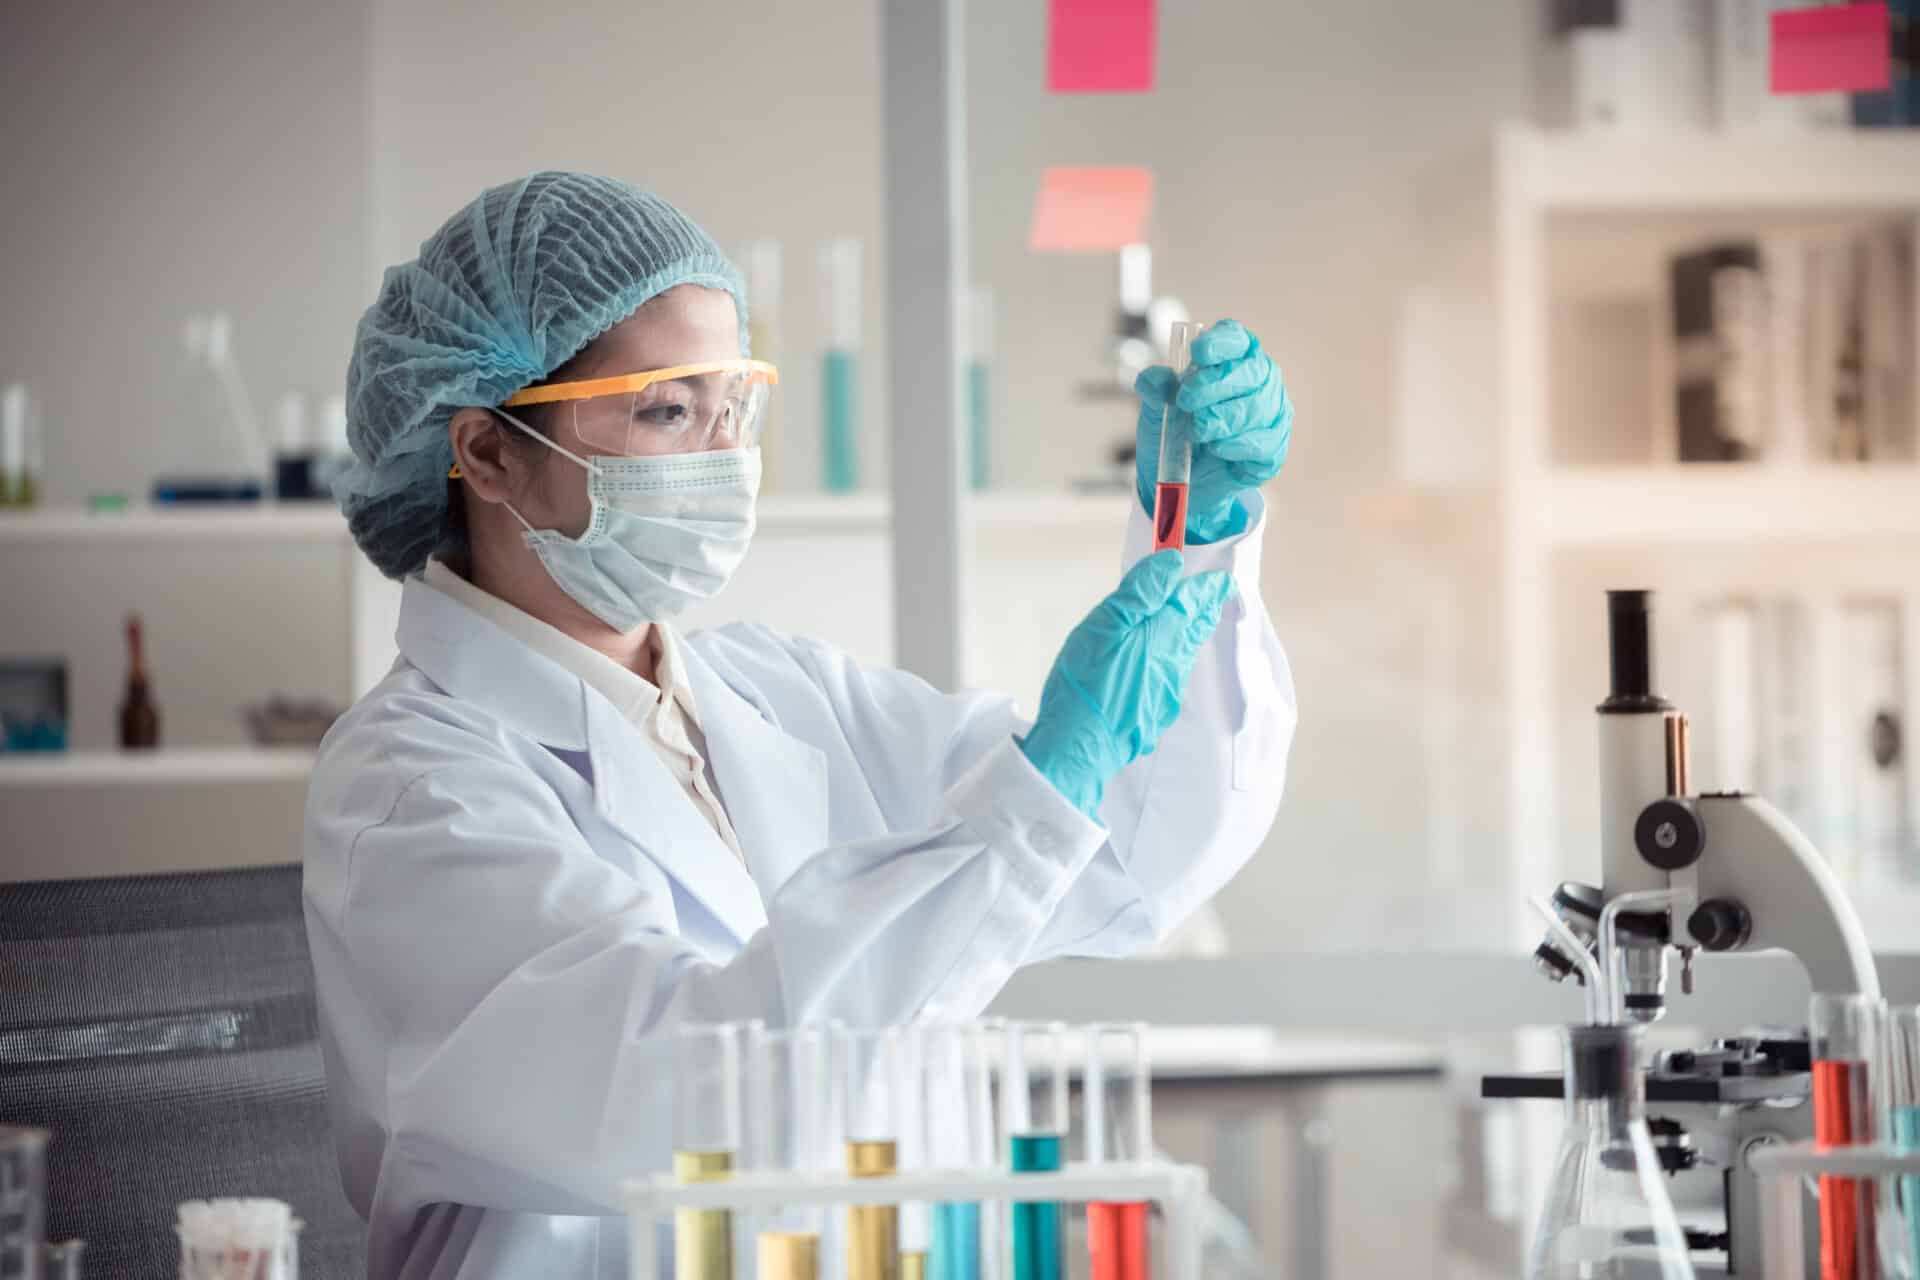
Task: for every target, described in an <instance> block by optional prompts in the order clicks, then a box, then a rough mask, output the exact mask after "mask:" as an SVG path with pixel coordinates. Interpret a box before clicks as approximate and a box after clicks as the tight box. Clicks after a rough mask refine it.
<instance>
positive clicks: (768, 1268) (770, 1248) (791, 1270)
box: [760, 1231, 820, 1280]
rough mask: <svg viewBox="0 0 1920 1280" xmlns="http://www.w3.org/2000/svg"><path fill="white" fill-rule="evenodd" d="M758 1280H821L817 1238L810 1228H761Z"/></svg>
mask: <svg viewBox="0 0 1920 1280" xmlns="http://www.w3.org/2000/svg"><path fill="white" fill-rule="evenodd" d="M760 1280H820V1237H819V1236H817V1235H814V1234H813V1233H812V1232H811V1231H762V1232H761V1233H760Z"/></svg>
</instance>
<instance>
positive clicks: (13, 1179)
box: [0, 1125, 47, 1280]
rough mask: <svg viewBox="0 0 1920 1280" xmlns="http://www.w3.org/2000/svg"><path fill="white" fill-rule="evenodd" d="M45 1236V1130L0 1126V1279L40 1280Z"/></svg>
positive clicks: (18, 1126) (19, 1126)
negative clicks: (42, 1247) (2, 1277)
mask: <svg viewBox="0 0 1920 1280" xmlns="http://www.w3.org/2000/svg"><path fill="white" fill-rule="evenodd" d="M46 1237H47V1131H46V1130H45V1129H29V1128H26V1127H24V1126H21V1125H0V1276H4V1277H5V1278H6V1280H40V1263H41V1257H42V1255H41V1246H42V1245H44V1244H45V1243H46Z"/></svg>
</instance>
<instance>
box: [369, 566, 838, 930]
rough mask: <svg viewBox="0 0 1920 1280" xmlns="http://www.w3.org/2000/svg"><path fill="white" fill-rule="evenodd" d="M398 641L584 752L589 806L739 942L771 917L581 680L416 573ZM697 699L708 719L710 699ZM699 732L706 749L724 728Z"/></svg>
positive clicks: (443, 674)
mask: <svg viewBox="0 0 1920 1280" xmlns="http://www.w3.org/2000/svg"><path fill="white" fill-rule="evenodd" d="M396 639H397V640H398V642H399V646H400V653H401V655H402V656H403V657H404V658H406V660H407V661H408V662H410V663H412V664H413V665H414V666H416V667H418V668H419V669H420V671H421V672H422V673H423V674H425V675H426V677H427V678H428V679H429V680H432V681H433V682H434V684H436V685H438V686H439V687H440V688H442V689H444V690H446V691H447V693H448V694H449V695H451V696H452V697H455V698H458V699H460V700H461V701H463V702H471V703H473V704H474V705H476V706H478V707H480V708H481V709H482V710H484V711H486V712H488V713H489V714H491V715H493V716H495V717H496V718H498V719H499V720H501V721H502V722H504V723H505V724H507V725H509V726H511V727H512V728H513V729H514V730H516V731H517V732H520V733H523V734H525V735H527V736H528V737H530V738H532V739H534V740H535V741H537V742H540V743H542V744H544V745H546V746H548V747H552V748H554V749H556V750H560V751H570V752H586V753H587V755H588V758H589V760H590V761H591V762H592V766H593V797H594V809H595V812H596V813H598V814H599V815H600V816H601V817H602V818H604V819H605V820H606V821H608V822H609V823H611V824H613V826H615V827H616V828H618V829H619V831H620V833H621V834H622V835H624V836H625V837H626V838H627V839H628V840H630V841H631V842H632V843H633V844H635V845H637V846H638V847H639V848H640V849H642V850H644V851H645V853H646V855H647V856H648V857H649V858H651V859H652V860H653V861H654V862H656V863H658V864H659V865H660V867H661V869H662V870H664V871H666V872H667V874H668V875H670V876H672V877H673V878H674V879H675V880H676V881H678V882H679V884H680V885H681V887H682V888H684V889H685V890H686V891H687V892H688V893H689V894H691V895H692V896H693V897H695V898H697V899H699V901H700V902H701V903H702V904H703V905H704V906H706V907H707V909H708V910H710V911H711V912H713V914H714V917H715V918H716V919H717V920H719V922H720V923H721V925H722V926H723V927H724V928H726V929H727V930H728V931H729V932H730V933H732V934H733V935H734V936H735V937H737V938H738V939H740V940H741V941H745V940H746V939H747V938H750V937H752V936H753V934H754V933H755V931H757V930H758V929H759V928H760V927H761V926H762V925H764V924H765V923H766V913H765V912H764V911H762V909H761V906H760V893H759V890H758V889H756V888H755V885H754V880H753V877H752V876H750V875H748V873H747V870H746V868H744V867H742V866H741V865H740V860H739V859H738V858H736V857H734V855H733V851H732V850H731V849H728V848H727V846H726V845H725V844H724V843H723V842H722V841H721V839H720V837H719V835H718V834H717V833H716V832H715V831H714V829H713V827H712V826H711V825H710V824H709V823H708V822H707V821H706V819H705V818H703V817H702V816H701V815H700V813H699V812H698V811H697V810H696V809H695V808H694V807H693V802H692V801H691V800H689V799H687V795H686V792H685V791H683V790H682V789H681V787H680V784H679V783H678V782H677V781H675V780H674V778H673V777H672V776H671V775H669V774H668V772H667V767H666V765H665V764H663V763H662V762H661V760H660V757H659V755H658V753H656V752H655V751H654V749H653V747H652V744H650V743H649V742H648V741H647V740H646V738H645V736H644V735H643V734H642V733H641V732H640V730H639V729H637V728H635V727H634V725H633V724H632V722H631V721H629V720H628V719H627V718H626V717H625V716H624V715H622V714H621V713H620V711H619V710H618V709H617V708H615V707H614V705H613V704H612V703H611V702H608V701H607V700H606V699H605V698H604V697H602V696H600V695H599V694H598V693H596V692H594V691H593V690H592V689H590V688H589V687H588V686H587V683H586V681H584V680H582V679H581V678H580V677H579V676H577V675H574V674H573V673H572V672H570V671H567V670H566V669H565V668H563V667H561V666H560V665H559V664H558V663H555V662H553V661H551V660H549V659H547V658H544V657H542V656H540V655H539V654H537V653H535V652H534V651H533V650H531V649H529V648H527V646H526V645H524V644H522V643H521V642H520V641H519V640H517V639H515V638H514V637H512V636H510V635H508V634H507V633H506V632H505V631H502V630H501V629H500V628H499V627H497V626H495V625H494V624H493V623H491V622H489V621H488V620H487V619H485V618H483V617H481V616H480V615H479V614H477V613H475V612H473V610H471V609H469V608H467V607H466V606H465V605H463V604H461V603H459V602H458V601H457V600H454V599H453V598H451V597H450V596H447V595H445V594H444V593H442V592H440V591H438V590H436V589H435V588H433V587H431V586H429V585H428V584H427V583H426V582H424V581H422V580H421V579H419V578H409V579H408V580H407V582H406V585H405V586H404V587H403V588H402V589H401V595H400V627H399V632H398V634H397V636H396ZM683 652H684V650H683ZM696 669H697V668H696ZM695 697H696V699H698V698H699V694H698V691H697V686H696V694H695ZM712 700H713V701H718V700H719V696H718V695H717V694H716V695H714V696H713V698H712ZM696 706H697V707H699V709H700V711H701V715H702V719H703V721H704V718H705V714H706V710H705V706H704V705H703V704H702V703H701V702H699V701H696ZM703 728H704V724H703ZM706 733H707V738H708V746H709V749H711V748H712V747H713V742H714V739H715V738H718V737H722V736H724V735H723V734H722V733H718V732H715V731H714V730H713V729H706ZM716 771H717V766H716ZM821 795H822V797H823V799H824V796H825V789H824V787H823V788H822V789H821ZM736 833H737V834H739V835H740V836H741V840H742V843H743V844H744V843H745V842H746V839H747V836H746V833H745V832H742V831H739V829H738V824H736Z"/></svg>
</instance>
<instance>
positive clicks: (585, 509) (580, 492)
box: [509, 285, 745, 535]
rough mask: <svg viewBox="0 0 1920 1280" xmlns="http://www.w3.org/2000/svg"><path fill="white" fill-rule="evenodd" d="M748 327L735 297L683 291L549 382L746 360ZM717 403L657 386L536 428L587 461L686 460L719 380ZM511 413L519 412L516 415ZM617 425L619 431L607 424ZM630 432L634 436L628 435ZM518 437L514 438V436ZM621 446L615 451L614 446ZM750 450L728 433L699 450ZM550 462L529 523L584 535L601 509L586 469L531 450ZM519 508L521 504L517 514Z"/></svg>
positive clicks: (578, 408)
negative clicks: (743, 333) (693, 428)
mask: <svg viewBox="0 0 1920 1280" xmlns="http://www.w3.org/2000/svg"><path fill="white" fill-rule="evenodd" d="M740 354H741V352H740V321H739V313H738V312H737V310H736V309H735V307H734V303H733V295H731V294H729V293H727V292H726V291H725V290H722V289H709V288H706V287H704V286H701V285H680V286H678V287H676V288H673V289H669V290H667V292H665V293H663V294H661V295H660V296H659V297H657V298H653V299H651V300H649V301H648V302H647V304H646V305H645V306H643V307H641V308H640V309H639V310H638V311H636V312H634V313H633V314H632V315H630V316H628V317H627V318H626V319H625V320H622V321H621V322H620V323H619V324H617V325H615V326H614V327H613V328H611V329H609V330H607V331H606V332H605V333H603V334H601V335H600V336H599V337H598V338H596V339H594V340H593V341H592V342H591V343H589V344H588V345H587V347H586V348H585V349H584V350H583V351H581V352H580V354H579V355H577V356H575V357H574V358H573V359H571V360H569V361H568V362H567V363H566V364H564V365H562V366H560V368H558V369H556V370H554V372H553V375H552V376H551V377H550V378H548V379H547V381H548V382H584V381H586V380H588V379H591V378H612V377H618V376H620V375H622V374H629V373H644V372H646V371H647V370H650V369H665V368H671V367H673V366H676V365H687V364H703V363H706V362H708V361H716V360H737V359H739V358H740ZM706 381H710V382H712V383H714V387H713V388H712V392H713V395H712V396H710V395H709V388H707V387H705V386H703V385H702V380H697V379H696V380H690V381H689V382H688V383H686V384H680V383H665V384H659V383H656V384H655V385H654V386H653V387H651V388H649V389H648V390H647V391H645V392H642V393H640V394H639V395H637V396H635V395H625V394H623V395H619V396H602V397H599V398H598V399H595V400H587V401H560V402H558V403H554V404H551V405H547V406H544V408H543V409H542V411H541V412H540V414H539V415H538V416H537V417H534V416H533V415H529V419H528V420H529V421H530V422H531V425H534V426H536V427H540V428H542V429H543V430H544V431H545V432H546V434H547V436H548V438H549V439H551V440H552V441H553V442H554V443H555V444H557V445H560V446H561V447H562V448H564V449H566V450H568V451H569V452H572V453H576V454H578V455H580V456H581V457H583V458H598V457H631V456H634V455H638V454H650V453H651V454H659V453H675V452H681V451H683V450H684V449H685V448H686V447H687V437H688V436H689V434H690V433H689V431H687V430H686V429H685V428H686V427H687V426H688V425H689V424H691V423H692V422H694V421H696V420H698V421H705V420H706V418H707V417H708V416H709V415H710V414H711V412H712V409H713V406H712V405H711V404H709V403H707V401H708V400H709V399H710V398H713V397H714V396H717V395H718V394H719V389H718V388H719V382H720V377H719V375H715V376H714V378H713V379H709V380H706ZM509 412H511V411H509ZM610 414H611V415H617V416H618V418H619V419H620V421H619V423H617V424H612V423H608V422H607V421H605V419H606V418H607V417H608V416H609V415H610ZM628 424H631V429H623V428H626V427H627V426H628ZM509 429H511V428H509ZM610 440H613V441H620V442H623V443H622V444H616V445H611V446H610V444H609V441H610ZM743 443H745V442H744V441H740V440H735V439H733V438H731V437H729V436H727V435H726V433H725V432H721V433H720V434H718V435H715V436H712V437H710V438H703V439H702V441H701V443H700V444H699V446H698V447H701V448H706V449H729V448H736V447H738V446H739V445H741V444H743ZM526 444H527V445H528V446H529V447H531V448H532V449H535V450H538V451H539V453H540V454H541V455H542V458H541V464H540V465H539V466H538V467H537V468H536V469H535V472H534V476H533V479H534V481H535V483H534V484H533V485H531V486H529V487H530V488H531V489H533V491H534V492H533V493H531V494H529V495H528V499H527V505H526V506H524V507H521V514H523V515H525V516H526V517H527V519H528V520H529V521H530V522H531V523H532V524H533V526H534V527H535V528H536V529H560V530H565V531H567V532H569V533H570V534H574V535H577V534H578V533H580V532H581V531H582V530H584V529H585V528H586V526H587V521H588V519H589V518H590V517H591V515H592V510H593V508H592V503H591V502H589V501H588V499H587V486H586V483H585V478H584V475H583V473H582V472H581V469H580V468H579V467H577V466H575V465H574V464H573V463H571V462H569V461H568V460H567V459H566V458H564V457H561V456H560V455H559V454H557V453H555V452H554V451H553V450H551V449H548V448H546V447H544V446H542V445H539V444H536V443H535V442H533V441H531V440H528V441H526ZM516 505H517V504H516Z"/></svg>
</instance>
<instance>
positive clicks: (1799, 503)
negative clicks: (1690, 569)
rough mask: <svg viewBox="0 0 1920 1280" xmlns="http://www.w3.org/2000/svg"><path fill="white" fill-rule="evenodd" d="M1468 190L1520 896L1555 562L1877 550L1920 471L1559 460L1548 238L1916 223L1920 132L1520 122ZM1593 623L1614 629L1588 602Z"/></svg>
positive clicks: (1908, 527) (1533, 861)
mask: <svg viewBox="0 0 1920 1280" xmlns="http://www.w3.org/2000/svg"><path fill="white" fill-rule="evenodd" d="M1449 194H1457V193H1449ZM1468 199H1469V201H1470V202H1472V203H1471V207H1472V209H1473V211H1474V213H1475V214H1478V215H1484V216H1485V224H1486V225H1488V227H1489V229H1490V233H1491V234H1490V237H1489V245H1490V250H1491V253H1490V257H1487V258H1485V259H1484V265H1485V266H1487V267H1489V268H1490V274H1491V288H1492V299H1493V304H1494V307H1493V316H1494V344H1493V349H1492V352H1493V361H1494V368H1495V370H1496V372H1497V376H1498V378H1499V385H1498V388H1497V397H1498V403H1497V405H1496V406H1494V407H1493V408H1494V420H1495V422H1496V424H1497V431H1496V437H1495V441H1494V447H1493V458H1494V468H1493V476H1492V482H1493V490H1494V495H1495V502H1496V506H1497V509H1498V512H1499V523H1500V531H1499V537H1498V542H1499V546H1500V550H1499V553H1498V554H1499V558H1500V562H1499V564H1498V566H1497V572H1498V578H1499V582H1500V584H1501V587H1502V590H1501V592H1500V597H1499V598H1500V605H1499V610H1500V621H1499V627H1498V630H1499V633H1500V636H1501V645H1500V661H1501V663H1502V665H1503V669H1504V672H1505V680H1504V685H1505V692H1504V698H1505V709H1504V724H1503V728H1504V738H1505V756H1504V758H1505V761H1506V765H1505V812H1506V817H1507V831H1508V833H1509V836H1510V840H1511V843H1510V846H1509V853H1508V869H1509V871H1510V875H1511V879H1510V881H1509V883H1510V885H1511V886H1512V889H1513V891H1514V892H1515V893H1516V894H1520V893H1532V892H1544V891H1546V890H1547V889H1549V888H1550V887H1551V886H1550V883H1549V881H1550V879H1551V878H1552V875H1553V872H1552V870H1551V862H1552V858H1553V856H1554V854H1555V852H1556V845H1557V843H1558V837H1559V836H1560V835H1561V833H1562V826H1561V824H1560V823H1559V821H1558V814H1557V806H1558V804H1559V797H1560V795H1561V790H1560V782H1561V780H1560V778H1559V777H1558V776H1557V769H1556V762H1557V760H1558V759H1559V757H1560V756H1561V754H1562V752H1561V749H1560V743H1559V742H1557V741H1556V739H1557V737H1558V736H1559V735H1560V734H1562V733H1563V732H1564V731H1565V726H1564V725H1561V724H1559V723H1558V720H1559V717H1560V712H1561V700H1560V697H1559V693H1558V690H1557V687H1556V682H1555V662H1556V652H1557V649H1558V646H1559V645H1561V644H1562V643H1563V638H1562V637H1561V636H1559V635H1557V634H1556V627H1555V621H1554V616H1555V615H1554V610H1555V595H1554V593H1555V588H1556V580H1557V569H1558V568H1559V567H1560V565H1559V563H1558V559H1559V557H1561V556H1563V555H1567V554H1573V553H1587V552H1595V551H1616V550H1627V551H1639V552H1645V553H1648V554H1651V555H1654V556H1657V557H1677V556H1682V555H1684V554H1686V553H1687V552H1688V551H1690V550H1697V549H1710V550H1715V551H1716V552H1717V553H1718V554H1722V555H1725V554H1745V553H1746V551H1748V550H1750V551H1751V553H1752V555H1753V556H1755V557H1761V558H1764V557H1768V556H1774V555H1778V554H1780V553H1781V551H1782V550H1783V548H1790V547H1797V546H1803V545H1807V544H1813V543H1820V544H1838V543H1846V542H1848V541H1849V540H1851V541H1853V542H1856V543H1858V544H1859V545H1860V546H1861V547H1862V548H1870V547H1875V546H1878V547H1880V548H1885V547H1887V546H1888V545H1890V544H1893V543H1896V542H1900V541H1905V542H1908V543H1909V544H1911V543H1913V541H1914V540H1916V539H1920V466H1914V465H1911V464H1897V465H1896V464H1878V465H1873V464H1868V465H1860V466H1841V465H1803V466H1797V467H1793V466H1785V465H1769V464H1766V463H1758V464H1730V465H1702V464H1691V465H1682V464H1677V463H1675V464H1666V465H1651V464H1650V465H1648V466H1645V467H1637V466H1627V467H1623V466H1592V467H1582V466H1574V465H1567V464H1556V463H1555V462H1554V460H1553V456H1552V455H1553V450H1552V447H1551V445H1552V439H1551V426H1550V424H1551V421H1552V419H1553V415H1554V407H1555V399H1554V395H1553V391H1554V387H1553V377H1554V373H1553V358H1554V357H1553V347H1552V339H1551V333H1552V323H1553V312H1554V307H1555V305H1556V301H1557V299H1558V298H1559V297H1561V296H1564V295H1565V292H1566V291H1565V289H1564V288H1557V287H1556V286H1560V285H1563V284H1565V283H1566V282H1564V281H1561V280H1559V279H1558V278H1557V277H1556V275H1555V262H1554V257H1553V248H1554V244H1555V237H1556V236H1557V235H1566V234H1575V235H1580V236H1583V237H1592V236H1596V235H1597V236H1599V237H1601V238H1603V239H1604V238H1606V237H1608V236H1610V235H1611V234H1612V233H1613V230H1614V229H1615V228H1616V224H1618V223H1626V222H1629V221H1630V220H1648V221H1649V222H1654V223H1658V224H1660V225H1665V226H1674V225H1680V224H1681V223H1683V222H1685V221H1687V220H1693V221H1695V222H1697V223H1698V224H1699V225H1702V226H1704V225H1709V224H1711V225H1715V226H1719V227H1729V228H1733V227H1740V226H1742V225H1750V226H1761V225H1777V224H1779V223H1780V222H1781V221H1782V220H1793V219H1799V218H1804V219H1807V220H1818V219H1824V218H1831V217H1860V216H1868V215H1871V216H1880V215H1885V214H1892V213H1901V214H1905V215H1908V216H1914V217H1916V218H1920V138H1916V137H1915V136H1913V133H1912V131H1904V132H1902V131H1886V132H1878V133H1869V132H1860V133H1851V132H1820V133H1808V134H1790V135H1754V136H1739V135H1699V136H1678V137H1667V138H1647V137H1627V136H1608V135H1556V134H1550V133H1544V132H1541V131H1538V130H1535V129H1531V128H1525V127H1511V128H1508V129H1504V130H1502V131H1501V132H1500V133H1499V134H1498V136H1497V137H1496V138H1495V139H1494V145H1493V149H1492V176H1491V182H1490V184H1489V190H1488V191H1487V192H1485V193H1481V194H1469V196H1468ZM1482 200H1486V201H1490V203H1487V204H1483V203H1480V201H1482ZM1578 275H1579V278H1577V279H1575V280H1573V281H1572V282H1571V283H1572V285H1573V289H1574V292H1576V293H1587V294H1592V293H1596V292H1598V293H1603V294H1606V295H1607V296H1612V289H1610V288H1609V285H1610V282H1609V281H1607V280H1604V279H1599V278H1597V277H1596V273H1595V272H1594V271H1591V270H1585V271H1582V272H1579V273H1578ZM1639 283H1640V284H1641V285H1642V287H1644V282H1643V281H1642V282H1639ZM1634 284H1635V282H1633V281H1622V282H1619V283H1618V284H1617V285H1614V286H1613V287H1615V288H1632V287H1634ZM1655 314H1656V315H1661V316H1663V315H1664V312H1663V311H1661V310H1659V309H1658V308H1656V312H1655ZM1917 345H1920V344H1917ZM1916 360H1917V361H1920V352H1916ZM1653 434H1654V435H1655V438H1657V432H1656V433H1653ZM1883 554H1884V551H1883ZM1908 562H1909V563H1910V564H1912V563H1920V559H1912V558H1910V559H1909V561H1908ZM1761 564H1763V565H1764V564H1765V560H1764V559H1762V560H1761ZM1911 576H1912V575H1911V574H1910V575H1909V577H1911ZM1619 585H1635V584H1626V583H1622V584H1619ZM1593 625H1594V626H1595V627H1600V626H1603V625H1604V621H1603V615H1602V614H1601V612H1600V610H1599V608H1598V605H1597V603H1596V606H1595V609H1594V614H1593ZM1910 648H1911V646H1910ZM1911 684H1912V681H1909V685H1911ZM1915 710H1916V711H1920V708H1916V709H1915ZM1910 768H1911V766H1910ZM1910 790H1911V788H1910ZM1512 919H1513V941H1515V942H1516V943H1526V942H1530V941H1531V935H1532V934H1534V933H1537V926H1536V925H1535V923H1534V922H1533V921H1531V920H1530V919H1528V917H1527V914H1526V912H1525V910H1524V908H1523V907H1521V906H1520V905H1519V903H1518V902H1517V901H1516V903H1515V905H1514V915H1513V917H1512Z"/></svg>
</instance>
